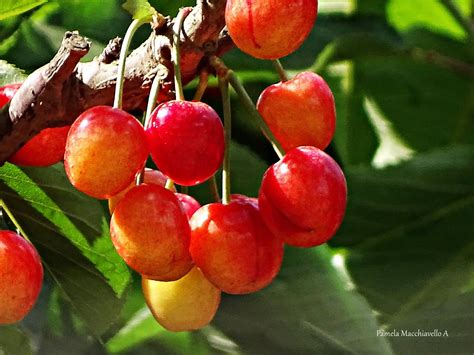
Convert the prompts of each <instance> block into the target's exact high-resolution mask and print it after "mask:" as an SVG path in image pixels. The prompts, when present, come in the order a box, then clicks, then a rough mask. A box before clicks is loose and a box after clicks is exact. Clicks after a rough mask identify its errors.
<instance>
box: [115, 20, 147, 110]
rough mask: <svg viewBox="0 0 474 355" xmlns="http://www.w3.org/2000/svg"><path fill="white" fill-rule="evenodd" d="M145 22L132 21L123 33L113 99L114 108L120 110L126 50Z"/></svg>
mask: <svg viewBox="0 0 474 355" xmlns="http://www.w3.org/2000/svg"><path fill="white" fill-rule="evenodd" d="M146 22H147V21H146V19H141V20H133V21H132V23H131V24H130V26H129V27H128V29H127V32H126V33H125V37H124V39H123V43H122V48H121V50H120V59H119V66H118V69H117V83H116V84H115V97H114V107H115V108H122V96H123V84H124V76H125V61H126V60H127V52H128V48H129V47H130V43H131V41H132V37H133V35H134V34H135V32H136V31H137V29H138V28H139V27H140V26H141V25H143V24H144V23H146Z"/></svg>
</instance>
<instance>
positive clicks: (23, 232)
mask: <svg viewBox="0 0 474 355" xmlns="http://www.w3.org/2000/svg"><path fill="white" fill-rule="evenodd" d="M0 207H1V208H2V209H3V211H5V213H6V214H7V216H8V218H10V221H12V223H13V224H14V225H15V227H16V229H17V230H18V231H19V232H20V234H21V235H22V236H23V238H25V239H26V240H28V241H30V240H29V238H28V236H27V235H26V233H25V231H24V230H23V228H21V225H20V223H18V221H17V220H16V218H15V216H14V215H13V213H12V211H10V209H9V208H8V206H7V204H6V203H5V201H3V200H1V199H0Z"/></svg>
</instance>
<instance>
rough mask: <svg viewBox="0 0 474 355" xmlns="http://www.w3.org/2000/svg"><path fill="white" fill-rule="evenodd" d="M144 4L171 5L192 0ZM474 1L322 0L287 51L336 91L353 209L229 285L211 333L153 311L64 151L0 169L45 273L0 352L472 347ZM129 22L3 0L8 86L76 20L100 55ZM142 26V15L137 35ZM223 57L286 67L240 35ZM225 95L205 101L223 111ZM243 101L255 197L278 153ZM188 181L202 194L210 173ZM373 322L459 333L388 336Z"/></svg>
mask: <svg viewBox="0 0 474 355" xmlns="http://www.w3.org/2000/svg"><path fill="white" fill-rule="evenodd" d="M150 3H152V5H153V6H154V7H155V8H156V9H158V10H159V11H160V12H162V13H164V14H169V15H172V16H173V15H175V14H176V12H177V10H178V8H179V7H180V6H185V5H193V1H171V0H154V1H150ZM473 6H474V5H473V3H472V1H471V0H453V1H449V0H359V1H355V0H353V1H349V0H337V1H333V0H326V1H324V0H321V1H320V14H319V17H318V21H317V24H316V26H315V28H314V30H313V32H312V33H311V35H310V37H309V39H308V40H307V41H306V42H305V44H304V45H303V46H302V47H301V48H300V50H299V51H297V52H296V53H294V54H292V55H290V56H289V57H287V58H284V59H283V60H282V62H283V65H284V66H285V67H286V68H287V69H288V70H289V71H290V73H293V74H294V73H296V72H298V71H302V70H313V71H315V72H318V73H320V74H321V75H323V76H324V78H325V79H326V80H327V81H328V83H329V84H330V86H331V88H332V90H333V92H334V95H335V97H336V101H337V112H338V123H337V133H336V137H335V139H334V142H333V144H331V146H330V147H329V149H328V151H329V153H330V154H331V155H333V157H335V158H336V159H337V160H338V161H339V163H340V164H341V165H342V167H343V169H344V171H345V173H346V176H347V180H348V187H349V206H348V210H347V215H346V218H345V221H344V224H343V225H342V227H341V229H340V231H339V232H338V234H337V235H336V237H335V238H334V239H333V240H332V241H331V243H330V245H329V246H322V247H319V248H314V249H309V250H302V249H295V248H287V250H286V255H285V260H284V266H283V268H282V271H281V273H280V275H279V276H278V278H277V279H276V280H275V282H274V283H273V284H272V285H271V286H270V287H268V288H267V289H265V290H264V291H262V292H259V293H257V294H254V295H249V296H238V297H236V296H224V298H223V301H222V306H221V308H220V310H219V312H218V314H217V317H216V319H215V321H214V322H213V323H212V325H211V326H210V327H207V328H205V329H204V330H202V331H198V332H193V333H180V334H173V333H169V332H167V331H165V330H164V329H162V328H161V327H160V326H158V325H157V324H156V322H155V321H154V320H153V318H152V316H151V314H150V313H149V311H148V310H147V309H146V307H145V305H144V301H143V299H142V296H141V293H140V286H139V279H138V277H137V275H134V274H132V273H131V272H130V271H129V270H128V269H127V267H126V266H125V265H124V264H123V262H121V259H120V258H119V257H118V256H117V254H116V253H115V251H114V249H113V247H112V245H111V243H110V239H109V235H108V227H107V221H108V218H110V216H109V215H108V213H107V211H106V209H105V208H104V205H103V204H101V203H100V202H98V201H95V200H93V199H90V198H88V197H86V196H84V195H82V194H81V193H79V192H77V191H75V190H74V189H73V188H72V187H71V186H70V184H69V182H68V180H67V178H66V177H65V174H64V172H63V167H62V165H61V164H58V165H57V166H54V167H51V168H47V169H31V168H30V169H26V168H18V167H15V166H12V165H9V164H6V165H5V166H3V167H2V168H0V198H1V199H2V200H3V201H4V202H5V203H6V205H7V206H9V208H10V210H11V212H12V213H13V215H14V216H15V218H16V219H17V221H18V222H19V223H20V224H21V226H22V229H23V230H24V232H25V233H26V234H27V235H28V236H29V238H30V239H31V240H32V241H33V243H34V244H35V246H36V247H37V248H38V250H39V252H40V254H41V256H42V258H43V260H44V263H45V266H46V270H47V275H46V279H45V285H44V287H43V291H42V293H41V296H40V300H39V302H38V304H37V306H36V307H35V309H34V310H33V312H32V313H31V314H30V315H29V316H28V317H27V318H26V319H25V320H24V321H23V322H21V323H20V324H18V325H15V326H8V327H6V326H3V327H0V354H3V353H5V354H15V355H16V354H30V353H38V354H103V353H117V354H214V353H232V354H472V351H473V346H474V343H473V339H474V338H473V336H474V327H473V324H474V260H473V259H474V242H473V234H474V145H473V144H474V40H473V31H474V30H472V26H473V22H474V15H473ZM453 8H454V9H458V10H459V12H456V11H453ZM129 22H130V16H129V15H128V14H127V13H126V12H125V11H123V9H122V8H121V1H118V0H117V1H116V0H63V1H59V0H57V1H55V0H49V1H48V0H42V1H38V0H36V1H34V0H15V1H9V0H8V1H7V0H2V2H1V3H0V59H2V60H4V61H1V62H0V84H5V83H8V82H12V81H18V80H20V79H21V78H22V77H23V76H24V75H25V73H29V72H31V71H33V70H35V69H36V68H38V67H39V66H41V65H43V64H45V63H47V62H48V61H49V60H50V59H51V58H52V56H53V55H54V53H55V51H56V50H57V47H58V45H59V43H60V40H61V38H62V35H63V33H64V32H65V31H66V30H73V29H78V30H79V31H80V33H81V34H83V35H85V36H87V37H89V38H90V39H91V40H92V41H93V48H92V50H91V53H90V54H89V55H88V57H87V58H86V59H85V60H90V59H92V58H93V57H94V56H95V55H97V54H99V53H100V51H101V49H102V47H103V46H104V44H105V43H107V42H108V40H109V39H111V38H113V37H115V36H123V34H124V33H125V31H126V28H127V26H128V24H129ZM469 25H470V26H471V30H470V32H469V31H468V27H469ZM147 35H148V34H147V31H146V29H142V30H141V31H140V33H139V35H138V37H137V38H136V40H135V43H136V44H138V43H140V42H141V41H143V40H144V39H145V38H146V37H147ZM224 60H225V62H226V63H227V64H228V66H230V67H231V68H233V69H234V70H235V71H236V72H237V73H238V74H239V76H240V78H241V79H242V81H243V82H244V84H245V86H246V88H247V89H248V90H249V93H250V94H251V96H252V97H253V99H254V100H256V98H257V97H258V95H259V93H260V92H261V91H262V90H263V89H264V88H265V87H266V86H268V85H269V84H272V83H274V82H276V81H277V80H278V78H277V75H276V74H275V73H274V72H273V71H272V66H271V63H268V62H263V61H259V60H256V59H253V58H250V57H248V56H246V55H244V54H242V53H241V52H239V51H238V50H233V51H231V52H230V53H228V54H226V55H225V57H224ZM7 63H10V64H12V65H15V66H16V67H17V68H21V69H22V70H24V71H25V72H24V73H22V72H20V71H19V70H18V69H15V68H14V67H12V66H11V65H10V64H7ZM194 85H195V83H191V84H190V85H189V86H188V88H187V89H186V95H187V96H188V97H192V94H193V90H194ZM214 86H215V83H214ZM215 92H216V91H215V89H212V88H211V89H210V90H208V93H207V95H206V96H205V98H204V100H205V101H207V102H209V103H211V104H213V105H214V106H215V107H217V108H218V109H220V107H219V103H218V97H217V96H216V95H215ZM233 114H234V123H233V129H234V133H233V135H234V138H235V141H234V143H233V145H232V156H233V191H234V192H236V193H244V194H248V195H251V196H256V194H257V192H258V188H259V184H260V181H261V177H262V175H263V173H264V171H265V169H266V168H267V167H268V165H269V164H271V163H273V162H274V161H275V159H276V158H275V156H274V154H273V153H272V151H271V147H270V146H269V144H268V143H267V142H265V140H264V139H263V137H262V135H261V134H260V132H259V130H258V128H257V127H256V126H255V124H254V123H253V122H251V121H249V117H248V116H247V115H246V112H245V111H244V109H243V108H242V107H241V106H240V105H239V102H238V99H237V97H233ZM191 193H192V194H193V195H194V196H196V197H198V198H199V199H200V200H201V202H203V203H204V202H207V201H209V200H210V196H209V195H208V192H207V188H206V186H199V187H197V188H193V189H191ZM6 223H8V221H7V222H6ZM7 227H11V225H7ZM380 329H385V330H387V331H392V330H398V331H399V332H401V331H402V330H408V331H417V330H418V329H420V330H423V331H433V330H435V329H438V330H439V331H441V332H444V331H445V330H447V332H448V334H449V336H447V337H402V336H398V337H396V336H395V337H380V336H377V330H380Z"/></svg>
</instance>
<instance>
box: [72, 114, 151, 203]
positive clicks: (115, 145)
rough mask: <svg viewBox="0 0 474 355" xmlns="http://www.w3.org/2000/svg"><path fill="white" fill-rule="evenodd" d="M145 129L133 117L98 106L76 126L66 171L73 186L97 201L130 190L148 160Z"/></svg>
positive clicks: (82, 115) (73, 130)
mask: <svg viewBox="0 0 474 355" xmlns="http://www.w3.org/2000/svg"><path fill="white" fill-rule="evenodd" d="M148 152H149V151H148V147H147V144H146V136H145V131H144V129H143V126H142V125H141V124H140V123H139V122H138V121H137V120H136V119H135V117H133V116H132V115H130V114H129V113H127V112H125V111H123V110H120V109H117V108H113V107H110V106H95V107H92V108H90V109H88V110H87V111H85V112H83V113H82V114H81V115H80V116H79V117H78V118H77V119H76V121H75V122H74V123H73V124H72V126H71V130H70V131H69V135H68V138H67V142H66V152H65V155H64V167H65V169H66V174H67V176H68V178H69V180H70V181H71V183H72V185H73V186H74V187H75V188H76V189H78V190H80V191H82V192H83V193H85V194H87V195H89V196H92V197H95V198H97V199H107V198H110V197H112V196H114V195H116V194H118V193H119V192H120V191H122V190H124V189H125V188H127V186H129V185H130V183H132V181H133V180H134V178H135V176H136V174H137V173H138V171H140V170H141V169H142V168H143V167H144V165H145V161H146V158H147V156H148Z"/></svg>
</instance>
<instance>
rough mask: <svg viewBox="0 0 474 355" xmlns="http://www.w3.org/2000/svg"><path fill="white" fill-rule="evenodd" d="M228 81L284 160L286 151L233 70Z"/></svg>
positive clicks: (228, 73)
mask: <svg viewBox="0 0 474 355" xmlns="http://www.w3.org/2000/svg"><path fill="white" fill-rule="evenodd" d="M227 79H228V80H229V83H230V85H232V87H233V88H234V90H235V92H236V93H237V95H238V96H239V99H240V102H241V103H242V105H243V106H244V107H245V109H246V110H247V111H248V113H249V114H250V116H252V118H253V119H254V120H255V121H256V122H257V123H258V124H259V126H260V129H261V130H262V132H263V134H264V135H265V137H267V139H268V140H269V141H270V143H271V144H272V146H273V149H274V150H275V153H276V154H277V155H278V157H279V158H280V159H281V158H283V156H284V155H285V151H284V150H283V148H282V146H281V145H280V143H279V142H278V140H277V139H276V138H275V136H274V135H273V132H272V131H271V130H270V128H268V126H267V124H266V122H265V121H264V120H263V118H262V116H260V113H259V112H258V111H257V109H256V107H255V104H254V103H253V101H252V99H251V98H250V96H249V94H248V93H247V91H246V90H245V88H244V87H243V85H242V83H241V82H240V80H239V78H238V77H237V75H235V73H234V72H233V71H232V70H229V71H228V72H227Z"/></svg>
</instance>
